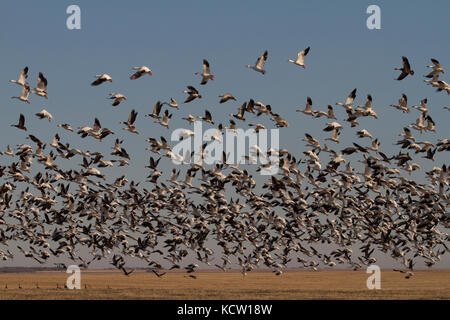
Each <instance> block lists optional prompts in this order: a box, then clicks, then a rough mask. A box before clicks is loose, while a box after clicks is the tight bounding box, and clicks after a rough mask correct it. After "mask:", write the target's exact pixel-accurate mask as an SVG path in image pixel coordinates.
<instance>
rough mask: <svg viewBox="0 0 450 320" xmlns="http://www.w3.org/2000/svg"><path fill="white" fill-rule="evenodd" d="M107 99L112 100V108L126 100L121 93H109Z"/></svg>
mask: <svg viewBox="0 0 450 320" xmlns="http://www.w3.org/2000/svg"><path fill="white" fill-rule="evenodd" d="M109 99H113V100H114V102H113V104H112V105H113V107H116V106H118V105H119V104H120V103H121V102H122V101H123V100H127V97H125V96H124V95H123V94H121V93H110V94H109Z"/></svg>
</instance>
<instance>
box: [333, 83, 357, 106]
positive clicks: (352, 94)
mask: <svg viewBox="0 0 450 320" xmlns="http://www.w3.org/2000/svg"><path fill="white" fill-rule="evenodd" d="M355 98H356V88H355V89H353V91H352V92H350V94H349V95H348V97H347V99H346V100H345V103H342V102H336V105H338V106H342V107H345V109H347V110H350V111H351V110H353V108H352V106H353V101H354V100H355Z"/></svg>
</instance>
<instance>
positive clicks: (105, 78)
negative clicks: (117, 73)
mask: <svg viewBox="0 0 450 320" xmlns="http://www.w3.org/2000/svg"><path fill="white" fill-rule="evenodd" d="M95 77H96V78H97V80H95V81H94V82H92V83H91V86H99V85H101V84H102V83H103V82H106V81H109V82H113V81H114V80H113V78H111V76H110V75H108V74H106V73H104V74H102V75H96V76H95Z"/></svg>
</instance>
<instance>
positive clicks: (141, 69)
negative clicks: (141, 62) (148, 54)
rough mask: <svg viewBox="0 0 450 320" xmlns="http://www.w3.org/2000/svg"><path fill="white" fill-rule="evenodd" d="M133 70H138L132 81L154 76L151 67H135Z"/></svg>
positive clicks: (132, 76)
mask: <svg viewBox="0 0 450 320" xmlns="http://www.w3.org/2000/svg"><path fill="white" fill-rule="evenodd" d="M133 70H136V72H135V73H134V74H133V75H131V77H130V79H131V80H136V79H139V78H140V77H142V76H143V75H144V74H148V75H149V76H151V75H153V72H152V70H150V68H149V67H146V66H142V67H133Z"/></svg>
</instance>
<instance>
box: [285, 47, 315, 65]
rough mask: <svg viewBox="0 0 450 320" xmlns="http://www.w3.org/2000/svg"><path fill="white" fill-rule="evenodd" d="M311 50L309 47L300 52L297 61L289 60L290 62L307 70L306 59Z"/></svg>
mask: <svg viewBox="0 0 450 320" xmlns="http://www.w3.org/2000/svg"><path fill="white" fill-rule="evenodd" d="M309 49H310V47H308V48H306V49H304V50H302V51H300V52H299V53H298V54H297V59H296V60H292V59H289V60H288V62H291V63H293V64H296V65H298V66H300V67H303V69H306V65H305V57H306V55H307V54H308V52H309Z"/></svg>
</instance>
